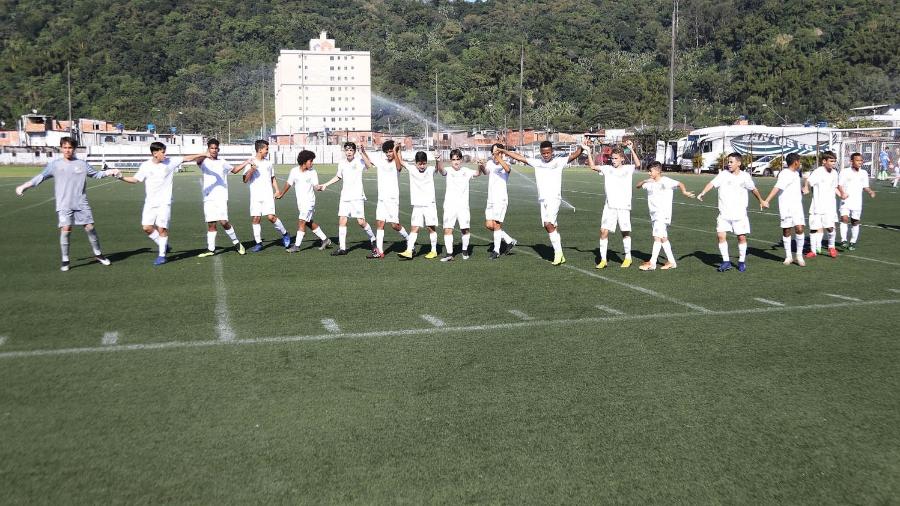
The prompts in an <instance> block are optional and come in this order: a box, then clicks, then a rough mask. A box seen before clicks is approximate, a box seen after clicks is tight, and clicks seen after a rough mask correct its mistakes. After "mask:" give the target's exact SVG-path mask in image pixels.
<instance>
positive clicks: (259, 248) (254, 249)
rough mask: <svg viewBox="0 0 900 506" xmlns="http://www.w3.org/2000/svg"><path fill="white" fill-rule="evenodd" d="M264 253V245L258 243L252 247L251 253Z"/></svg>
mask: <svg viewBox="0 0 900 506" xmlns="http://www.w3.org/2000/svg"><path fill="white" fill-rule="evenodd" d="M260 251H262V244H260V243H256V244H254V245H253V246H251V247H250V253H259V252H260Z"/></svg>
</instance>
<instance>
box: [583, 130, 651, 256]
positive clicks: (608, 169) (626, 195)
mask: <svg viewBox="0 0 900 506" xmlns="http://www.w3.org/2000/svg"><path fill="white" fill-rule="evenodd" d="M625 147H626V148H628V149H629V150H630V151H631V162H632V163H630V164H625V163H623V162H625V153H624V151H623V150H622V149H621V148H615V149H613V152H612V158H611V161H612V165H601V166H600V167H596V166H595V165H594V157H593V156H588V164H589V165H590V167H591V170H593V171H596V172H598V173H600V175H602V176H603V191H604V193H606V203H605V204H603V214H601V215H600V242H599V246H600V263H598V264H597V268H598V269H605V268H606V252H607V249H608V247H609V232H610V231H613V232H615V231H616V225H618V226H619V228H620V229H621V230H622V248H623V249H624V250H625V260H623V261H622V268H623V269H627V268H629V267H631V262H632V260H631V193H632V192H631V185H632V182H631V178H632V175H633V174H634V171H635V169H636V168H637V167H640V166H641V160H640V158H638V156H637V152H635V150H634V143H633V142H632V141H631V140H627V141H625Z"/></svg>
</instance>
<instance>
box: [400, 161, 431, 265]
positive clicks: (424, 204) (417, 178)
mask: <svg viewBox="0 0 900 506" xmlns="http://www.w3.org/2000/svg"><path fill="white" fill-rule="evenodd" d="M399 156H400V152H399V151H398V152H397V157H398V158H399ZM415 163H416V166H415V168H413V169H412V170H407V171H406V173H407V174H409V202H410V204H412V218H410V225H409V237H408V238H407V239H406V251H404V252H402V253H399V255H400V258H404V259H406V260H410V259H412V257H413V249H414V248H415V246H416V238H417V237H418V236H419V228H421V227H422V226H425V227H427V228H428V240H429V241H430V242H431V251H429V252H428V253H427V254H426V255H425V258H428V259H432V258H437V256H438V254H437V223H438V218H437V202H435V198H434V172H435V168H434V167H428V166H427V165H428V155H426V154H425V152H424V151H418V152H416V157H415Z"/></svg>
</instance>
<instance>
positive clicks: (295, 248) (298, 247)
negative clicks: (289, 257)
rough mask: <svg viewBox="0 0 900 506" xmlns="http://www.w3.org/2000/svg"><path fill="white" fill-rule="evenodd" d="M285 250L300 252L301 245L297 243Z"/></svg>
mask: <svg viewBox="0 0 900 506" xmlns="http://www.w3.org/2000/svg"><path fill="white" fill-rule="evenodd" d="M285 251H287V252H288V253H298V252H299V251H300V246H297V245H296V244H295V245H293V246H291V247H290V248H288V249H286V250H285Z"/></svg>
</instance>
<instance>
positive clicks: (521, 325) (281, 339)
mask: <svg viewBox="0 0 900 506" xmlns="http://www.w3.org/2000/svg"><path fill="white" fill-rule="evenodd" d="M890 304H900V299H888V300H871V301H860V302H836V303H831V304H807V305H804V306H784V307H776V306H767V307H760V308H750V309H733V310H729V311H710V312H708V313H694V312H683V313H654V314H643V315H614V316H606V317H591V318H568V319H559V320H529V321H520V322H511V323H495V324H489V325H466V326H461V327H446V326H444V327H423V328H416V329H400V330H378V331H370V332H347V333H338V334H332V333H326V334H313V335H304V336H276V337H260V338H254V339H234V340H232V341H221V340H218V339H215V340H208V341H170V342H164V343H150V344H123V345H113V346H96V347H87V348H60V349H55V350H30V351H9V352H0V359H5V358H27V357H47V356H64V355H75V354H86V353H102V352H112V351H143V350H167V349H180V348H208V347H214V346H227V345H249V344H282V343H296V342H306V341H329V340H335V339H371V338H378V337H404V336H418V335H434V334H438V335H440V334H451V333H468V332H481V331H486V330H509V329H526V328H533V327H559V326H562V325H581V324H591V323H606V322H611V323H616V322H629V321H641V320H658V319H670V318H683V317H690V318H698V317H705V316H713V317H718V316H725V317H729V316H735V315H747V314H764V313H779V312H793V311H809V310H820V309H821V310H826V309H840V308H846V307H861V306H883V305H890Z"/></svg>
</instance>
